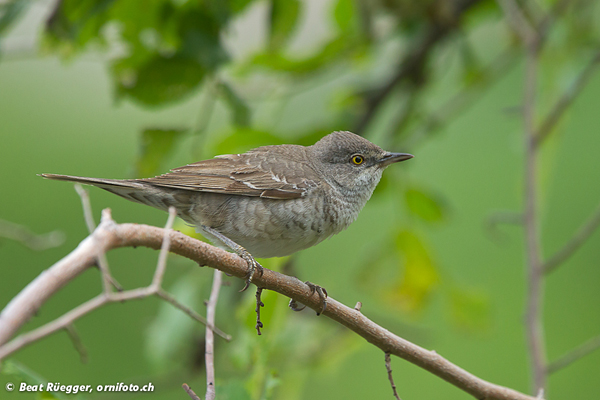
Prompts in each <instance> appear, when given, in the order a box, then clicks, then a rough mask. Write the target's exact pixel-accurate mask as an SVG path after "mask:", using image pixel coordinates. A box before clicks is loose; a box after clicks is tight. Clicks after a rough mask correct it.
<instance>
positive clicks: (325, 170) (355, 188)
mask: <svg viewBox="0 0 600 400" xmlns="http://www.w3.org/2000/svg"><path fill="white" fill-rule="evenodd" d="M309 152H310V154H311V158H312V159H313V161H314V164H315V168H316V169H317V170H318V171H319V172H320V173H321V174H322V176H323V178H324V179H325V180H327V181H328V183H329V184H331V185H332V186H334V187H337V188H338V189H339V190H341V191H342V192H343V193H345V194H348V195H356V194H358V195H361V197H362V196H363V195H364V196H367V199H368V198H369V197H371V194H372V193H373V190H375V187H376V186H377V184H378V183H379V180H380V179H381V174H382V172H383V170H384V169H385V168H386V167H388V166H389V165H391V164H393V163H396V162H400V161H404V160H408V159H411V158H413V156H412V155H411V154H407V153H390V152H389V151H385V150H383V149H382V148H381V147H379V146H377V145H375V144H373V143H371V142H369V141H368V140H367V139H365V138H363V137H361V136H358V135H356V134H354V133H351V132H333V133H331V134H329V135H327V136H325V137H323V138H322V139H321V140H319V141H318V142H317V143H315V144H314V145H312V146H310V148H309Z"/></svg>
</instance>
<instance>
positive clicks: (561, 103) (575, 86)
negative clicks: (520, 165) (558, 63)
mask: <svg viewBox="0 0 600 400" xmlns="http://www.w3.org/2000/svg"><path fill="white" fill-rule="evenodd" d="M599 64H600V52H598V53H596V54H595V55H594V57H592V59H591V60H590V62H589V63H588V64H587V65H586V67H585V68H584V69H583V71H581V73H579V75H577V78H575V81H574V82H573V83H572V84H571V86H570V87H569V88H568V89H567V90H566V91H565V92H564V93H563V95H562V96H561V97H560V98H559V99H558V100H557V102H556V103H555V104H554V107H552V110H550V112H549V113H548V115H547V116H546V118H545V119H544V121H542V124H541V125H540V127H539V129H538V130H537V132H536V135H535V145H536V146H539V145H540V144H542V143H543V142H544V140H546V139H547V138H548V136H549V135H550V133H552V131H553V129H554V128H555V127H556V125H557V124H558V122H559V121H560V119H561V117H562V116H563V114H564V113H565V111H567V109H568V108H569V106H571V104H573V101H574V100H575V99H576V98H577V96H578V95H579V94H580V93H581V92H582V90H583V88H584V87H585V86H586V84H587V83H588V81H589V80H590V78H591V77H592V76H593V75H594V72H596V68H597V67H598V65H599Z"/></svg>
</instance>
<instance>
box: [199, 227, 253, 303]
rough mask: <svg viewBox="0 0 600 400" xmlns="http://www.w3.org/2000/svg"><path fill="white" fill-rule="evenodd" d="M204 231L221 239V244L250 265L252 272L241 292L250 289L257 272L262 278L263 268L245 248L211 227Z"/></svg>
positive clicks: (248, 275)
mask: <svg viewBox="0 0 600 400" xmlns="http://www.w3.org/2000/svg"><path fill="white" fill-rule="evenodd" d="M202 230H203V231H205V232H206V233H208V234H210V235H212V236H214V237H215V238H217V239H219V240H220V241H221V243H223V244H224V245H225V246H227V247H228V248H229V249H231V251H233V252H234V253H236V254H237V255H238V256H240V257H242V258H243V259H244V260H245V261H246V263H247V264H248V267H249V268H250V270H249V271H248V273H247V274H246V276H245V277H244V279H245V280H246V284H245V285H244V287H243V288H242V290H240V292H243V291H244V290H246V289H248V286H249V285H250V282H251V281H252V278H253V277H254V273H255V272H256V271H258V273H259V274H260V276H262V274H263V272H264V269H263V266H262V265H260V264H259V263H258V261H256V260H255V259H254V257H252V254H250V253H248V250H246V249H245V248H243V247H242V246H240V245H239V244H237V243H236V242H234V241H233V240H231V239H229V238H228V237H227V236H225V235H223V234H222V233H221V232H219V231H217V230H215V229H213V228H211V227H210V226H206V225H202Z"/></svg>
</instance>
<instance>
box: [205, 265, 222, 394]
mask: <svg viewBox="0 0 600 400" xmlns="http://www.w3.org/2000/svg"><path fill="white" fill-rule="evenodd" d="M222 279H223V273H222V272H221V271H219V270H218V269H216V270H215V273H214V275H213V284H212V289H211V291H210V297H209V299H208V303H207V305H206V320H207V321H208V323H209V324H211V325H214V324H215V315H216V311H217V301H218V300H219V291H220V290H221V281H222ZM205 348H206V351H205V355H204V360H205V364H206V396H205V398H206V400H214V399H215V395H216V393H215V338H214V336H213V331H212V330H211V329H210V328H209V327H208V326H207V327H206V335H205Z"/></svg>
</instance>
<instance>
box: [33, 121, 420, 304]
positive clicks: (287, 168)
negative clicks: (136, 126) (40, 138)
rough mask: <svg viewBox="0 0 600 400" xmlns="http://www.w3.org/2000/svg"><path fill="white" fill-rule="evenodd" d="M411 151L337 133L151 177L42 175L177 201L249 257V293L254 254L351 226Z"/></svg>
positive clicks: (150, 199)
mask: <svg viewBox="0 0 600 400" xmlns="http://www.w3.org/2000/svg"><path fill="white" fill-rule="evenodd" d="M413 157H414V156H413V155H412V154H408V153H392V152H388V151H385V150H383V149H382V148H381V147H379V146H377V145H375V144H373V143H371V142H370V141H368V140H367V139H365V138H363V137H361V136H359V135H356V134H354V133H351V132H348V131H335V132H333V133H330V134H328V135H326V136H324V137H323V138H321V139H320V140H319V141H317V142H316V143H315V144H313V145H311V146H301V145H292V144H283V145H271V146H262V147H258V148H255V149H252V150H249V151H247V152H245V153H241V154H225V155H218V156H216V157H214V158H212V159H208V160H203V161H199V162H196V163H193V164H189V165H185V166H182V167H179V168H175V169H172V170H171V171H170V172H168V173H165V174H163V175H159V176H156V177H153V178H143V179H99V178H88V177H80V176H70V175H58V174H40V175H41V176H43V177H44V178H47V179H53V180H62V181H71V182H77V183H82V184H87V185H93V186H97V187H99V188H102V189H104V190H107V191H109V192H111V193H114V194H116V195H118V196H121V197H123V198H125V199H127V200H131V201H134V202H136V203H141V204H146V205H149V206H152V207H155V208H158V209H161V210H164V211H168V209H169V207H175V209H176V210H177V214H178V216H179V217H180V218H181V219H183V220H184V221H185V222H187V223H188V224H191V225H193V226H195V227H196V229H197V230H198V231H200V232H201V233H202V234H203V235H204V236H205V237H207V238H208V239H209V240H210V241H211V242H213V244H215V245H217V246H219V247H222V248H225V249H226V250H229V251H233V252H235V253H237V254H238V255H239V256H240V257H242V258H243V259H244V260H245V261H246V262H247V264H248V266H249V272H248V274H247V275H246V277H245V286H244V288H243V289H242V291H243V290H245V289H246V288H247V287H248V285H249V284H250V282H251V281H252V279H253V277H254V274H255V272H256V271H259V273H260V274H262V271H263V268H262V266H261V265H260V264H259V263H258V262H257V261H256V259H255V257H256V258H270V257H283V256H288V255H290V254H293V253H296V252H298V251H300V250H304V249H307V248H309V247H312V246H314V245H316V244H318V243H320V242H322V241H323V240H325V239H327V238H329V237H331V236H333V235H335V234H337V233H339V232H341V231H343V230H344V229H346V228H348V226H350V224H351V223H352V222H354V221H355V220H356V218H357V216H358V214H359V212H360V211H361V210H362V208H363V207H364V205H365V204H366V202H367V201H368V200H369V198H370V197H371V195H372V194H373V191H374V190H375V187H376V186H377V184H378V183H379V181H380V179H381V176H382V173H383V171H384V169H386V168H387V167H388V166H390V165H391V164H394V163H397V162H400V161H405V160H408V159H411V158H413ZM307 283H310V282H307ZM311 285H312V284H311ZM309 286H310V285H309ZM311 290H312V291H313V292H314V291H315V290H316V291H318V292H319V296H320V297H321V299H322V301H323V306H322V311H324V310H325V307H326V304H327V303H326V292H323V290H322V288H321V287H319V286H317V285H312V286H311Z"/></svg>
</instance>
